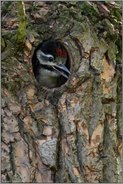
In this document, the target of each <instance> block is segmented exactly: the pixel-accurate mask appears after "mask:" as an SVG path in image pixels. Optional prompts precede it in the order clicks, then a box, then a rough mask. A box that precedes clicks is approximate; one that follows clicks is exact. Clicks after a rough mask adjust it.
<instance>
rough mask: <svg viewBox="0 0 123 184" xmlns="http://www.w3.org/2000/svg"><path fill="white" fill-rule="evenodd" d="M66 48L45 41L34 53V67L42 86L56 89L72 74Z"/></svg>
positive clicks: (54, 42)
mask: <svg viewBox="0 0 123 184" xmlns="http://www.w3.org/2000/svg"><path fill="white" fill-rule="evenodd" d="M67 60H68V53H67V50H66V48H65V47H64V46H63V45H62V44H61V43H60V42H59V41H54V40H48V41H44V42H43V43H41V44H39V45H38V47H37V48H36V50H35V51H34V54H33V58H32V66H33V72H34V75H35V78H36V79H37V81H38V82H39V84H40V85H41V86H45V87H48V88H55V87H59V86H60V85H61V81H60V80H64V81H65V80H67V79H68V77H69V74H70V71H69V66H68V64H67Z"/></svg>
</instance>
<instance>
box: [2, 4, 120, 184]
mask: <svg viewBox="0 0 123 184" xmlns="http://www.w3.org/2000/svg"><path fill="white" fill-rule="evenodd" d="M24 4H25V8H26V16H27V18H26V19H25V14H24V13H22V12H21V11H20V12H21V13H22V14H21V13H20V16H23V19H19V18H18V17H16V16H17V12H16V11H15V9H16V8H17V7H18V6H17V2H10V4H9V3H8V4H7V3H6V4H3V7H2V8H3V11H2V145H1V148H2V182H59V183H60V182H64V183H65V182H122V170H121V148H122V147H121V139H122V138H121V136H122V133H121V82H122V79H121V61H120V60H121V45H120V43H121V42H120V39H121V33H120V25H121V24H120V22H121V14H120V8H119V6H118V5H117V4H115V5H113V4H112V3H111V4H110V3H107V4H104V3H102V4H101V3H99V2H97V3H96V2H94V3H93V2H88V3H87V2H25V3H24ZM5 5H6V7H5V8H8V9H7V12H6V11H5V10H6V9H4V6H5ZM21 5H22V4H20V10H22V8H23V7H22V6H21ZM115 8H116V9H115ZM116 10H117V14H115V15H116V16H115V19H116V20H117V21H116V22H115V21H114V17H113V16H112V15H114V14H113V13H114V12H115V11H116ZM8 11H9V16H10V17H11V21H6V19H5V15H6V14H7V13H8ZM118 15H119V16H118ZM6 16H8V15H6ZM18 16H19V15H18ZM7 20H8V19H7ZM18 20H20V21H19V22H18ZM25 21H27V24H26V22H25ZM20 22H21V23H20ZM18 24H19V26H18ZM21 26H22V27H21ZM21 28H22V29H21ZM25 29H26V35H25V34H24V31H25ZM19 35H20V36H19ZM50 37H52V38H54V39H60V40H61V42H63V43H64V44H65V45H66V48H67V49H68V52H69V55H70V60H71V75H70V77H69V80H68V81H67V82H66V83H65V84H64V85H63V86H61V87H60V88H57V89H52V90H50V89H45V88H41V87H40V86H38V84H37V82H36V80H35V79H34V75H33V73H32V66H31V57H32V54H33V51H34V49H35V47H36V45H37V44H38V43H40V42H41V41H43V39H46V38H50Z"/></svg>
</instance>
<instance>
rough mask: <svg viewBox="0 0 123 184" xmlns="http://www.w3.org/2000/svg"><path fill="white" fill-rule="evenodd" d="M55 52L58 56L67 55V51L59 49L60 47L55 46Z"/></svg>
mask: <svg viewBox="0 0 123 184" xmlns="http://www.w3.org/2000/svg"><path fill="white" fill-rule="evenodd" d="M56 54H57V55H58V56H60V57H66V56H67V52H66V50H64V49H60V48H57V49H56Z"/></svg>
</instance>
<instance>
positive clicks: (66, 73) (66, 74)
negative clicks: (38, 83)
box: [53, 64, 70, 79]
mask: <svg viewBox="0 0 123 184" xmlns="http://www.w3.org/2000/svg"><path fill="white" fill-rule="evenodd" d="M53 68H54V70H56V71H57V72H59V73H60V74H61V75H62V76H64V77H65V78H66V79H68V77H69V74H70V71H69V70H68V69H67V67H66V66H65V65H64V64H60V65H54V66H53Z"/></svg>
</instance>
